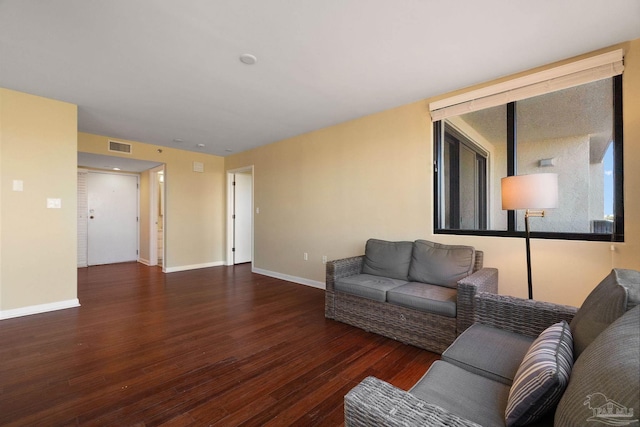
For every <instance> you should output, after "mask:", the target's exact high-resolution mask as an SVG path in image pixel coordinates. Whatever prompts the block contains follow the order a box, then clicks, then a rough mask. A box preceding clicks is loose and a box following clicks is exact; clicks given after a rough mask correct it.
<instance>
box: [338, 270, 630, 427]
mask: <svg viewBox="0 0 640 427" xmlns="http://www.w3.org/2000/svg"><path fill="white" fill-rule="evenodd" d="M474 300H475V310H474V319H475V323H474V324H473V326H471V327H470V328H468V329H467V330H466V331H465V332H464V333H463V334H462V335H460V336H459V337H458V338H457V339H456V341H455V342H454V343H453V345H452V346H451V347H449V348H448V349H447V350H446V351H445V352H444V354H443V355H442V358H441V359H440V360H438V361H436V362H434V363H433V364H431V366H430V367H429V369H428V370H427V372H426V373H425V375H424V376H423V377H422V378H421V379H420V380H419V381H418V382H417V383H416V384H415V385H414V386H413V387H411V389H410V390H408V391H404V390H401V389H399V388H397V387H395V386H393V385H391V384H389V383H387V382H385V381H382V380H380V379H378V378H375V377H367V378H365V379H364V380H362V382H361V383H360V384H358V385H357V386H356V387H355V388H353V389H352V390H351V391H350V392H349V393H348V394H347V395H346V396H345V401H344V411H345V426H347V427H356V426H357V427H364V426H381V425H384V426H414V425H416V426H417V425H421V426H422V425H425V426H442V427H444V426H469V427H478V426H488V425H491V426H509V425H525V424H526V425H532V426H533V425H535V426H536V427H538V426H540V427H541V426H554V425H555V426H584V425H589V424H599V423H600V424H608V425H635V424H637V422H638V413H640V400H638V396H639V394H638V393H639V391H638V387H639V385H640V382H639V381H638V378H640V361H639V359H640V354H639V349H640V328H639V327H638V325H640V271H636V270H624V269H614V270H612V271H611V273H610V274H609V275H608V276H607V277H605V278H604V279H603V280H602V281H601V282H600V284H598V286H596V288H594V289H593V291H592V292H591V293H590V294H589V296H588V297H587V299H586V300H585V301H584V303H583V304H582V306H581V307H580V308H579V309H576V308H575V307H569V306H565V305H559V304H553V303H549V302H543V301H535V300H525V299H521V298H516V297H512V296H507V295H497V294H491V293H483V292H479V293H478V294H477V295H476V296H475V297H474ZM560 329H561V330H562V334H557V337H556V338H557V339H558V341H557V342H555V343H554V341H553V340H554V338H553V335H550V334H549V331H550V330H556V331H558V330H560ZM567 350H568V352H567ZM562 355H564V356H570V359H572V360H569V361H568V364H567V360H566V359H563V356H562ZM570 365H572V366H570ZM519 375H521V377H520V378H518V376H519ZM523 380H524V381H523ZM514 390H515V391H514ZM512 399H513V401H512ZM516 403H519V404H520V405H521V406H520V409H521V410H522V412H520V413H514V412H510V409H509V408H513V406H512V405H514V404H516ZM614 409H615V411H614ZM514 416H515V417H514Z"/></svg>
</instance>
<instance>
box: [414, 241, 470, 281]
mask: <svg viewBox="0 0 640 427" xmlns="http://www.w3.org/2000/svg"><path fill="white" fill-rule="evenodd" d="M474 262H475V249H474V248H473V247H472V246H459V245H443V244H440V243H434V242H429V241H428V240H416V241H415V242H413V253H412V255H411V266H410V267H409V280H410V281H412V282H423V283H429V284H432V285H441V286H448V287H450V288H455V287H457V282H458V280H460V279H462V278H465V277H467V276H468V275H470V274H471V273H473V265H474Z"/></svg>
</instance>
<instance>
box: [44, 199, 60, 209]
mask: <svg viewBox="0 0 640 427" xmlns="http://www.w3.org/2000/svg"><path fill="white" fill-rule="evenodd" d="M61 207H62V200H61V199H47V208H48V209H60V208H61Z"/></svg>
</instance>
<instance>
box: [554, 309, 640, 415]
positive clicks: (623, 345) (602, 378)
mask: <svg viewBox="0 0 640 427" xmlns="http://www.w3.org/2000/svg"><path fill="white" fill-rule="evenodd" d="M639 349H640V306H636V307H635V308H634V309H632V310H630V311H628V312H626V313H625V314H624V315H623V316H622V317H620V318H619V319H618V320H616V321H615V322H613V323H612V324H611V325H610V326H609V327H608V328H607V329H605V330H604V331H603V332H602V333H601V334H600V335H598V337H597V338H596V339H595V340H594V341H593V342H592V343H591V345H590V346H589V347H588V348H587V349H586V350H585V351H584V352H583V353H582V356H580V357H579V358H578V360H576V363H575V365H573V372H572V373H571V379H570V380H569V385H568V386H567V390H566V391H565V392H564V395H563V396H562V399H561V400H560V403H559V404H558V408H557V409H556V414H555V423H554V425H556V426H563V427H564V426H575V427H579V426H594V427H595V426H606V425H611V426H614V425H618V426H623V425H628V426H637V425H638V419H639V418H640V360H639V354H640V353H639Z"/></svg>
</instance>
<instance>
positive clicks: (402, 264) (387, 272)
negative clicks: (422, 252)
mask: <svg viewBox="0 0 640 427" xmlns="http://www.w3.org/2000/svg"><path fill="white" fill-rule="evenodd" d="M412 251H413V243H412V242H387V241H386V240H377V239H369V240H367V244H366V246H365V250H364V264H363V265H362V272H363V273H365V274H371V275H374V276H382V277H390V278H392V279H398V280H404V281H407V276H408V275H409V264H410V263H411V252H412Z"/></svg>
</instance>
